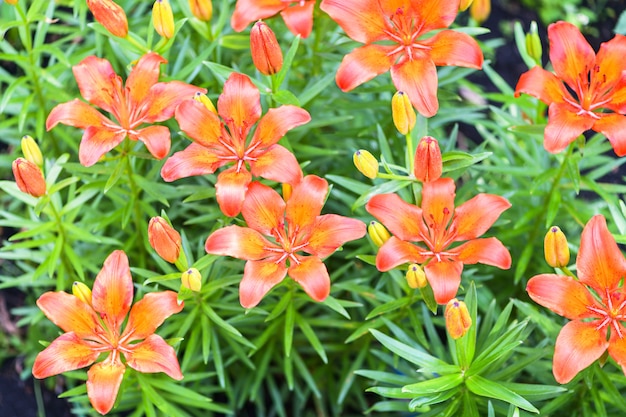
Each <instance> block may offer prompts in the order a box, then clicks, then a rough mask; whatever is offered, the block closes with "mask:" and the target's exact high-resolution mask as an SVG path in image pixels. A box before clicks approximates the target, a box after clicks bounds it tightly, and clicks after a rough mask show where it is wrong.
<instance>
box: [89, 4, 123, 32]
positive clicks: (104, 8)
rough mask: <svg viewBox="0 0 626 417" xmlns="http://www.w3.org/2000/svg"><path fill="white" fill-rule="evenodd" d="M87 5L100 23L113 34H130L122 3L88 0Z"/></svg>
mask: <svg viewBox="0 0 626 417" xmlns="http://www.w3.org/2000/svg"><path fill="white" fill-rule="evenodd" d="M87 7H89V10H91V13H93V17H94V18H95V19H96V20H97V21H98V23H100V24H101V25H102V26H104V27H105V29H106V30H108V31H109V32H111V34H112V35H114V36H118V37H120V38H125V37H126V35H128V20H127V19H126V13H125V12H124V9H122V7H121V6H120V5H118V4H117V3H115V2H114V1H111V0H87Z"/></svg>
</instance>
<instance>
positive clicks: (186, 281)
mask: <svg viewBox="0 0 626 417" xmlns="http://www.w3.org/2000/svg"><path fill="white" fill-rule="evenodd" d="M180 283H181V284H182V286H183V287H185V288H189V289H190V290H191V291H195V292H198V291H200V289H201V288H202V275H200V271H198V270H197V269H196V268H189V269H188V270H186V271H185V272H183V274H182V275H181V276H180Z"/></svg>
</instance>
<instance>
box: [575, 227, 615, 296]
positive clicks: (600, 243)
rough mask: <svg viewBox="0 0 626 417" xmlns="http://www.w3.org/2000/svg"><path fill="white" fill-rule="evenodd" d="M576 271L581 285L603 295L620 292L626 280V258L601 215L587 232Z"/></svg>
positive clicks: (583, 235)
mask: <svg viewBox="0 0 626 417" xmlns="http://www.w3.org/2000/svg"><path fill="white" fill-rule="evenodd" d="M576 269H577V271H578V279H580V282H583V283H585V284H587V285H589V286H591V287H593V288H594V289H596V290H597V291H598V292H599V293H600V295H604V294H605V293H606V291H607V290H608V291H613V290H614V289H616V288H617V286H618V284H619V282H620V280H621V279H622V278H623V277H624V276H626V260H624V255H622V252H621V251H620V250H619V248H618V247H617V243H615V239H614V238H613V235H611V232H609V229H608V228H607V227H606V220H605V219H604V217H603V216H601V215H596V216H593V217H592V218H591V220H589V222H587V224H586V225H585V228H584V229H583V233H582V235H581V237H580V250H579V251H578V257H577V258H576Z"/></svg>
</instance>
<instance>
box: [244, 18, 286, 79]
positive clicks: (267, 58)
mask: <svg viewBox="0 0 626 417" xmlns="http://www.w3.org/2000/svg"><path fill="white" fill-rule="evenodd" d="M250 52H251V53H252V62H253V63H254V66H255V67H256V69H258V70H259V72H260V73H261V74H265V75H272V74H276V73H277V72H278V71H280V69H281V68H282V66H283V52H282V51H281V50H280V45H278V41H277V40H276V35H274V32H273V31H272V29H270V27H269V26H267V25H266V24H265V22H263V21H261V20H259V21H258V22H256V23H255V24H254V26H252V29H251V30H250Z"/></svg>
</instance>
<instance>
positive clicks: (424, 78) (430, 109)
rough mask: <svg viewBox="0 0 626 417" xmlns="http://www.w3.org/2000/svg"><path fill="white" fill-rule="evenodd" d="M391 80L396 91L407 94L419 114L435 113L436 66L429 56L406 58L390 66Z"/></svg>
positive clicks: (437, 107)
mask: <svg viewBox="0 0 626 417" xmlns="http://www.w3.org/2000/svg"><path fill="white" fill-rule="evenodd" d="M391 80H392V81H393V85H395V86H396V89H397V90H398V91H403V92H404V93H405V94H407V95H408V96H409V98H410V99H411V103H413V106H415V109H416V110H417V111H418V112H419V113H420V114H421V115H423V116H425V117H431V116H434V115H435V114H436V113H437V111H438V110H439V101H438V100H437V85H438V81H437V68H436V67H435V63H434V62H433V61H432V60H431V59H430V58H428V57H426V58H423V59H413V60H406V61H404V62H402V63H400V64H396V65H394V66H392V67H391Z"/></svg>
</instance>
